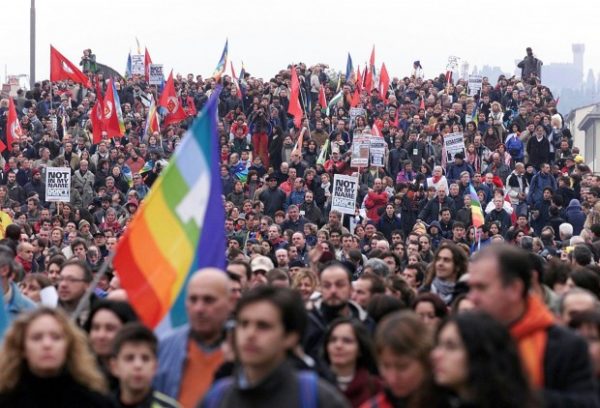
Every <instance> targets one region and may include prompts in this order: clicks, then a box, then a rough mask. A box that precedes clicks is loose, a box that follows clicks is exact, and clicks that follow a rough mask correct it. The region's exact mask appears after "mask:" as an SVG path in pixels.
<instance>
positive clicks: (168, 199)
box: [113, 88, 225, 330]
mask: <svg viewBox="0 0 600 408" xmlns="http://www.w3.org/2000/svg"><path fill="white" fill-rule="evenodd" d="M219 94H220V88H219V89H217V90H216V91H215V92H213V94H212V95H211V97H210V99H209V101H208V103H207V104H206V106H205V107H204V109H203V110H202V112H201V114H200V116H199V117H198V118H197V119H196V120H195V121H194V123H193V124H192V126H191V127H190V129H189V130H188V131H187V133H186V134H185V135H184V137H183V140H182V143H181V145H180V146H179V147H178V149H177V150H176V151H175V153H174V155H173V158H172V159H171V161H170V163H169V164H168V165H167V167H166V168H165V169H164V170H163V171H162V172H161V175H160V176H159V178H158V179H157V180H156V182H155V183H154V185H153V186H152V189H151V190H150V193H149V194H148V196H147V197H146V199H145V200H144V201H143V202H142V205H141V206H140V209H139V210H138V212H137V213H136V215H135V217H134V218H133V220H132V221H131V223H130V225H129V226H128V227H127V229H126V231H125V234H124V236H123V237H122V238H121V239H120V241H119V245H118V246H117V249H116V254H115V258H114V261H113V264H114V266H115V268H116V270H117V272H118V274H119V277H120V279H121V284H122V286H123V288H124V289H125V290H126V291H127V295H128V296H129V300H130V303H131V305H132V306H133V307H134V309H135V310H136V312H137V313H138V316H140V319H141V320H142V321H143V322H144V324H146V325H148V326H149V327H153V328H154V327H156V326H157V325H159V323H160V330H163V329H166V328H171V327H177V326H181V325H182V324H185V323H186V322H187V315H186V313H185V307H184V297H185V290H184V288H185V286H186V283H187V281H188V280H189V278H190V276H191V274H192V273H194V272H195V271H197V270H198V269H200V268H204V267H208V266H213V267H217V268H224V267H225V232H224V229H223V225H224V223H225V221H224V210H223V201H222V199H221V194H222V186H221V177H220V174H219V146H218V144H219V143H218V136H217V105H218V100H219Z"/></svg>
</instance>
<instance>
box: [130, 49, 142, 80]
mask: <svg viewBox="0 0 600 408" xmlns="http://www.w3.org/2000/svg"><path fill="white" fill-rule="evenodd" d="M131 74H132V75H144V74H145V72H144V54H132V55H131Z"/></svg>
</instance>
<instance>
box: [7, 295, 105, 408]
mask: <svg viewBox="0 0 600 408" xmlns="http://www.w3.org/2000/svg"><path fill="white" fill-rule="evenodd" d="M105 393H106V382H105V380H104V377H103V376H102V374H101V373H100V372H99V371H98V369H97V365H96V363H95V359H94V357H93V355H92V353H91V352H90V350H89V347H88V344H87V341H86V338H85V335H84V334H83V332H81V331H80V330H79V329H78V328H77V327H76V326H75V325H74V324H73V323H72V322H71V321H70V320H69V318H68V317H67V316H66V315H65V314H64V313H62V312H60V311H58V310H56V309H49V308H45V307H42V308H39V309H36V310H34V311H33V312H31V313H28V314H24V315H21V316H20V317H19V318H18V319H17V320H15V321H14V322H13V324H12V326H11V327H10V329H9V330H8V332H7V333H6V337H5V339H4V344H3V346H2V351H0V406H2V407H61V408H70V407H91V408H96V407H98V408H104V407H107V408H108V407H112V406H113V405H112V403H111V402H110V400H109V399H108V397H106V396H105Z"/></svg>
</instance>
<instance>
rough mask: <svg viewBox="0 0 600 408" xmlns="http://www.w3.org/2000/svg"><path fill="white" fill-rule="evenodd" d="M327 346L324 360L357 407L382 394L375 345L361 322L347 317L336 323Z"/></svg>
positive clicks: (338, 383) (333, 323)
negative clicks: (376, 364)
mask: <svg viewBox="0 0 600 408" xmlns="http://www.w3.org/2000/svg"><path fill="white" fill-rule="evenodd" d="M323 344H324V347H323V352H324V353H323V357H324V360H325V362H326V363H327V365H328V366H329V368H330V370H331V371H332V372H333V374H335V377H336V385H337V386H338V388H339V389H340V390H341V391H342V392H343V393H344V395H345V396H346V398H348V400H349V401H350V403H351V404H352V406H353V407H359V406H360V405H361V404H362V403H363V402H365V401H366V400H368V399H369V398H373V397H374V396H375V395H376V394H377V393H379V392H381V390H382V389H383V387H382V384H381V380H380V379H379V378H378V377H377V368H376V366H375V352H374V350H373V342H372V340H371V338H370V335H369V333H368V331H367V329H366V328H365V326H364V325H363V324H362V323H361V322H359V321H357V320H356V319H352V318H347V317H342V318H338V319H336V320H334V321H333V322H332V323H331V325H330V326H329V329H328V330H327V333H325V340H324V342H323Z"/></svg>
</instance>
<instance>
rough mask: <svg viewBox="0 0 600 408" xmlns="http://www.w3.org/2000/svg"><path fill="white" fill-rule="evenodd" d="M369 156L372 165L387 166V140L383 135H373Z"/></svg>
mask: <svg viewBox="0 0 600 408" xmlns="http://www.w3.org/2000/svg"><path fill="white" fill-rule="evenodd" d="M370 140H371V144H370V146H369V158H370V163H371V166H375V167H385V140H383V138H381V137H377V136H371V137H370Z"/></svg>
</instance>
